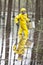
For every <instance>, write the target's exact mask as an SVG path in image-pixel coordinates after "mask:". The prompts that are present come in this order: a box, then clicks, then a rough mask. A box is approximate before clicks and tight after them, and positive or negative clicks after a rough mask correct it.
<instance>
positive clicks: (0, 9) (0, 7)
mask: <svg viewBox="0 0 43 65" xmlns="http://www.w3.org/2000/svg"><path fill="white" fill-rule="evenodd" d="M1 11H2V2H1V0H0V28H1Z"/></svg>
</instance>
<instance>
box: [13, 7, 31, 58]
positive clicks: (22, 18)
mask: <svg viewBox="0 0 43 65" xmlns="http://www.w3.org/2000/svg"><path fill="white" fill-rule="evenodd" d="M14 20H15V23H16V25H18V21H19V31H18V36H19V38H20V42H19V44H18V48H17V49H15V48H16V46H15V45H14V47H13V50H14V51H15V53H17V54H18V58H22V56H23V54H24V51H25V44H26V41H27V39H28V35H29V31H28V28H27V23H28V22H30V19H29V18H28V17H27V13H26V9H25V8H21V10H20V14H18V15H17V16H16V17H15V19H14Z"/></svg>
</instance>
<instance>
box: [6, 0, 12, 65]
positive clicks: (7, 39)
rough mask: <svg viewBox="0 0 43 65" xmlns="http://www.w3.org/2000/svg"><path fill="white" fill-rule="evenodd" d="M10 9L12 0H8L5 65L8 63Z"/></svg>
mask: <svg viewBox="0 0 43 65" xmlns="http://www.w3.org/2000/svg"><path fill="white" fill-rule="evenodd" d="M11 10H12V0H9V1H8V15H7V23H6V49H5V59H6V61H5V65H8V56H9V37H10V31H11Z"/></svg>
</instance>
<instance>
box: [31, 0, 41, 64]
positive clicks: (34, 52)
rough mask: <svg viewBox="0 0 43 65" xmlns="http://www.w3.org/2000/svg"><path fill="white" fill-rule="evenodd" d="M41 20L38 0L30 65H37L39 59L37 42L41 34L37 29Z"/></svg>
mask: <svg viewBox="0 0 43 65" xmlns="http://www.w3.org/2000/svg"><path fill="white" fill-rule="evenodd" d="M39 20H40V0H36V10H35V32H34V46H33V50H32V57H31V64H30V65H35V63H37V62H36V60H37V44H38V43H37V42H38V36H39V31H38V30H36V29H37V27H39V26H38V23H39Z"/></svg>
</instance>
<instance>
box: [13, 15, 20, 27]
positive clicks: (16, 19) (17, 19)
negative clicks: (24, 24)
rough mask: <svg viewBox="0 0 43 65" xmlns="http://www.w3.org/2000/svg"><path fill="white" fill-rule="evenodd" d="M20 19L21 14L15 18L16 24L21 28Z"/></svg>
mask: <svg viewBox="0 0 43 65" xmlns="http://www.w3.org/2000/svg"><path fill="white" fill-rule="evenodd" d="M19 19H20V14H19V15H17V16H16V17H15V18H14V22H15V23H16V25H17V26H19V24H18V21H19Z"/></svg>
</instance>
